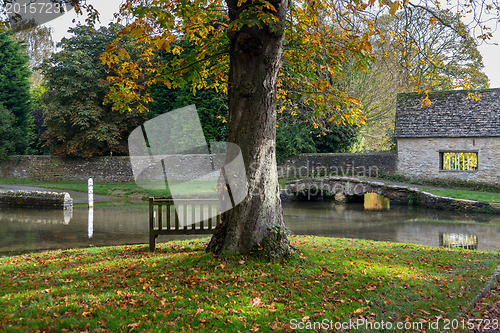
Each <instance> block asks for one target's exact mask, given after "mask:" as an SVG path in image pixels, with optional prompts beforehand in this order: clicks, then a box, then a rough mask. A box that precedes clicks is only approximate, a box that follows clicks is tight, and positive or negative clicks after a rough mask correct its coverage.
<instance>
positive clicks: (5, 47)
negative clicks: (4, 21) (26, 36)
mask: <svg viewBox="0 0 500 333" xmlns="http://www.w3.org/2000/svg"><path fill="white" fill-rule="evenodd" d="M28 61H29V59H28V56H26V54H24V46H23V45H22V44H21V43H19V42H17V41H16V40H14V38H13V36H12V31H10V30H7V29H6V28H3V27H1V26H0V104H3V107H4V108H5V109H6V110H7V111H8V113H10V114H11V115H12V125H11V127H12V129H13V130H15V132H16V135H15V136H13V137H10V139H9V140H12V142H10V143H9V146H11V147H12V149H8V150H6V151H8V152H9V153H10V154H24V153H25V152H26V148H27V146H28V136H29V131H28V127H29V114H30V112H31V97H30V83H29V77H30V75H31V72H30V70H29V68H28V65H27V64H28ZM5 114H6V113H5V111H4V119H7V118H8V117H9V116H6V115H5ZM6 117H7V118H6ZM2 140H3V141H5V139H2Z"/></svg>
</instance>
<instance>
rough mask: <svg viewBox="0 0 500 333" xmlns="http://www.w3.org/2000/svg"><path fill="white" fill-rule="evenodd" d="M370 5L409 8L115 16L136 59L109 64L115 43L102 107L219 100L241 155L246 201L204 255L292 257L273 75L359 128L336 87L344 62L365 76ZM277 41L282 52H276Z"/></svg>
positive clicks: (227, 6) (296, 6) (262, 5)
mask: <svg viewBox="0 0 500 333" xmlns="http://www.w3.org/2000/svg"><path fill="white" fill-rule="evenodd" d="M375 4H377V5H378V6H380V8H382V9H387V10H389V11H390V13H391V14H395V13H396V12H397V11H398V10H400V9H402V10H406V9H407V8H408V6H409V5H410V3H409V2H404V3H403V2H399V1H395V2H385V1H380V2H378V3H376V1H372V0H370V1H367V2H363V1H338V2H336V1H296V2H289V1H287V0H283V1H279V0H273V1H264V0H262V1H251V0H227V1H225V3H222V2H221V1H201V0H198V1H182V0H178V1H175V0H174V1H162V0H152V1H132V0H131V1H127V3H125V4H124V5H123V6H122V9H121V12H122V14H123V15H125V16H128V17H130V16H132V17H135V21H133V22H132V23H131V24H129V25H128V26H127V27H126V28H125V29H124V30H123V31H122V33H121V36H124V35H126V34H128V35H130V36H131V37H133V38H135V39H136V41H137V45H141V46H142V48H141V50H142V56H140V59H139V60H138V61H137V62H135V63H134V64H133V65H132V64H128V63H127V64H124V63H120V61H121V59H125V58H127V54H126V53H125V52H121V53H122V56H120V57H116V56H113V54H114V52H119V53H120V47H119V46H118V44H117V43H118V41H119V39H118V40H117V41H116V42H115V43H113V44H111V45H110V47H108V49H107V54H104V55H103V56H102V60H103V62H105V63H107V64H108V65H109V66H110V68H112V69H113V70H115V71H116V72H117V73H118V74H117V76H116V77H114V78H111V80H110V81H111V82H112V83H113V84H114V85H113V87H112V88H111V90H110V94H109V98H110V99H111V100H112V101H113V102H114V103H115V108H117V109H122V110H125V111H126V110H129V109H130V108H131V106H130V105H136V104H139V105H142V107H140V106H139V108H140V109H141V110H143V111H145V110H146V109H147V108H146V106H145V104H147V103H148V102H149V101H150V100H151V96H150V95H149V93H148V92H147V89H146V88H147V87H148V86H150V85H152V84H154V83H163V84H165V85H167V86H168V87H174V88H176V87H179V86H185V85H187V84H190V85H191V87H192V89H193V90H199V89H203V88H214V89H223V90H227V91H228V105H229V141H230V142H234V143H236V144H238V145H239V146H240V147H241V150H242V154H243V159H244V162H245V165H246V166H247V179H248V185H249V191H248V196H247V197H246V199H245V200H244V201H243V202H242V203H241V204H239V205H238V206H236V207H235V208H234V209H233V210H231V211H229V212H228V214H226V215H225V216H224V219H223V222H222V223H221V224H220V225H219V226H218V228H217V229H216V231H215V233H214V235H213V237H212V239H211V241H210V243H209V246H208V250H209V251H212V252H214V253H217V254H220V255H223V256H230V255H234V254H250V253H252V252H254V253H255V252H258V253H261V254H264V255H265V256H266V257H267V258H268V259H283V258H286V257H287V256H289V255H290V254H291V253H292V248H291V247H290V244H289V242H288V239H287V237H286V234H285V232H284V231H285V225H284V223H283V217H282V210H281V203H280V200H279V195H278V193H279V187H278V181H277V172H276V161H275V139H276V111H277V107H276V99H277V97H278V96H279V97H280V98H282V96H284V95H286V94H281V93H279V92H278V91H277V87H278V84H279V81H280V78H279V76H280V69H281V66H282V64H283V61H284V58H286V64H287V68H286V70H285V71H284V73H287V74H286V75H287V77H286V78H285V79H286V80H288V82H287V83H288V84H290V85H293V86H298V87H300V88H301V90H302V94H303V95H304V97H303V98H304V104H308V105H314V107H315V112H316V113H317V114H318V115H319V114H321V113H322V112H332V113H333V115H331V117H330V118H328V120H331V121H333V122H337V123H339V122H340V123H350V124H361V123H363V122H364V118H363V116H362V115H361V110H360V104H359V101H358V100H356V99H355V98H352V97H351V96H350V95H349V94H348V92H346V91H344V90H343V89H342V88H341V87H339V86H338V85H337V84H336V83H337V82H339V80H340V79H341V78H342V76H343V74H344V73H343V67H342V65H343V64H344V63H345V62H346V61H354V63H355V65H354V69H361V70H366V69H367V68H368V64H369V61H370V59H371V52H372V48H371V43H370V37H371V36H372V35H373V34H375V33H377V32H378V31H377V29H376V28H375V26H374V24H373V23H374V19H375V18H376V17H377V16H376V15H373V10H374V7H375ZM492 9H493V10H498V9H499V8H498V6H495V7H492ZM288 11H290V12H289V13H290V14H289V15H288V19H287V12H288ZM436 19H437V18H436ZM483 35H484V34H483ZM326 37H329V38H328V39H327V38H326ZM486 37H487V36H486ZM178 38H182V39H185V40H188V41H189V42H191V43H192V44H193V45H195V47H194V52H189V53H184V52H183V49H182V47H181V46H179V45H178V44H177V41H178ZM284 41H285V42H286V45H287V46H290V47H289V48H287V49H286V51H285V52H284V50H283V42H284ZM157 50H164V51H166V52H170V53H172V54H173V55H175V57H173V59H172V60H171V61H169V62H168V63H162V62H157V61H155V59H153V57H152V56H151V55H152V54H154V53H155V51H157ZM216 60H217V61H216ZM319 71H327V72H328V73H329V74H330V75H331V78H332V80H326V79H320V80H317V77H318V72H319ZM282 74H283V73H282ZM332 106H333V108H332ZM259 249H261V250H260V251H255V250H259Z"/></svg>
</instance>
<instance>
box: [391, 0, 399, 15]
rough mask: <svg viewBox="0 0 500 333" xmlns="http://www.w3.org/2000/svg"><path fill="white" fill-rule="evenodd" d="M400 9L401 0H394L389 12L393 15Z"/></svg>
mask: <svg viewBox="0 0 500 333" xmlns="http://www.w3.org/2000/svg"><path fill="white" fill-rule="evenodd" d="M398 9H399V1H394V2H393V3H392V5H391V9H389V13H390V14H391V15H394V14H396V12H397V10H398Z"/></svg>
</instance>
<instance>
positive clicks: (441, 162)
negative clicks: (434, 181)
mask: <svg viewBox="0 0 500 333" xmlns="http://www.w3.org/2000/svg"><path fill="white" fill-rule="evenodd" d="M445 153H456V154H460V153H462V154H471V153H472V154H476V160H477V166H476V169H474V170H451V169H445V168H444V154H445ZM439 171H440V172H478V171H479V151H478V150H457V149H453V150H452V149H447V150H440V151H439Z"/></svg>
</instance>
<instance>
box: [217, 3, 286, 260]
mask: <svg viewBox="0 0 500 333" xmlns="http://www.w3.org/2000/svg"><path fill="white" fill-rule="evenodd" d="M270 2H271V4H273V5H274V6H275V8H276V9H277V11H276V12H272V13H273V15H275V16H276V17H277V18H278V23H276V24H275V25H274V26H272V27H271V26H265V25H261V26H252V27H248V26H243V27H242V28H241V29H239V30H237V31H229V32H228V36H229V39H230V42H231V46H230V71H229V87H228V99H229V138H228V141H229V142H233V143H235V144H237V145H238V146H239V147H240V148H241V153H242V156H243V160H244V162H245V167H246V175H247V181H248V195H247V197H246V198H245V199H244V200H243V202H241V203H240V204H239V205H237V206H236V207H234V208H233V209H232V210H230V211H228V212H226V213H225V215H224V216H223V219H222V223H221V224H219V225H218V227H217V228H216V230H215V232H214V235H213V236H212V239H211V240H210V243H209V245H208V248H207V251H210V252H213V253H215V254H219V255H222V256H224V257H228V256H233V255H248V254H255V255H257V256H262V257H264V258H265V259H267V260H271V261H282V260H284V259H287V258H288V257H290V256H292V255H293V252H294V251H293V248H292V247H291V246H290V243H289V241H288V238H287V236H286V233H285V230H286V229H285V224H284V222H283V212H282V208H281V200H280V197H279V185H278V173H277V166H276V91H277V79H278V73H279V70H280V68H281V66H282V63H283V46H282V39H283V30H284V29H283V28H284V21H285V16H286V11H287V8H288V1H287V0H284V1H270ZM226 3H227V5H228V10H229V19H230V21H231V22H233V21H235V20H238V19H239V18H240V14H241V13H242V11H243V10H248V6H249V5H253V6H255V5H256V4H258V2H251V1H247V2H245V3H244V4H243V5H242V6H241V7H238V6H237V3H238V1H237V0H232V1H231V0H227V1H226Z"/></svg>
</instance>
